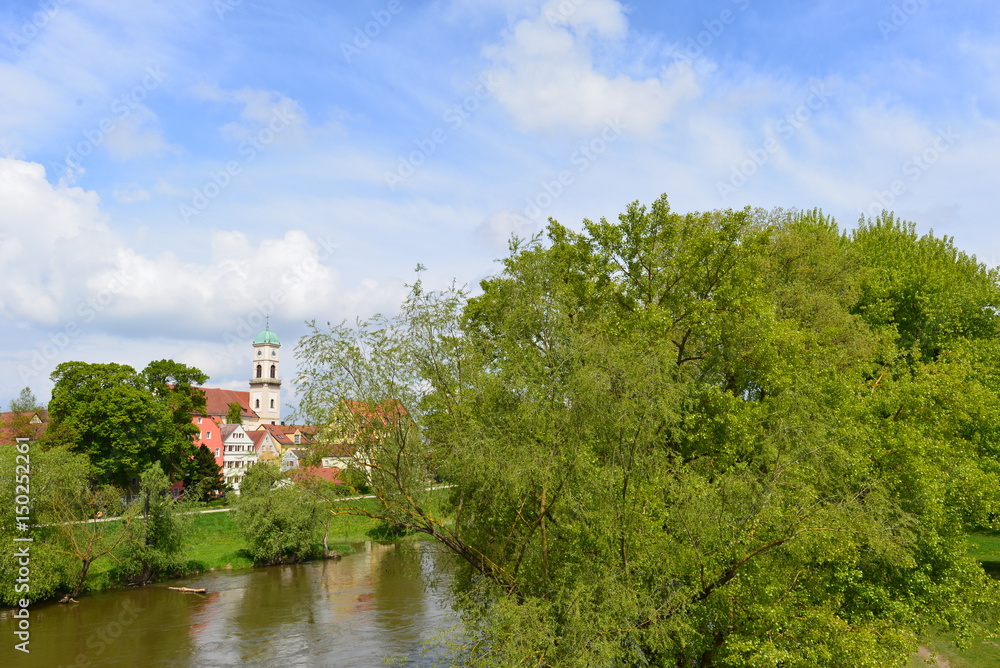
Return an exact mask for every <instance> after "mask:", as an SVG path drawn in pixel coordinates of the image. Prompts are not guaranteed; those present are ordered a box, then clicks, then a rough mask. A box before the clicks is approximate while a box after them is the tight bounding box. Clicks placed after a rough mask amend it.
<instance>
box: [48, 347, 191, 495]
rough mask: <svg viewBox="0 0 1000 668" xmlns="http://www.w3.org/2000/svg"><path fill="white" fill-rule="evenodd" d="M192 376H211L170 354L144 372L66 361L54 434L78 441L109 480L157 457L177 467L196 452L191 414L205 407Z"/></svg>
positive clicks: (174, 470)
mask: <svg viewBox="0 0 1000 668" xmlns="http://www.w3.org/2000/svg"><path fill="white" fill-rule="evenodd" d="M190 378H196V379H197V378H201V379H203V378H204V376H203V375H202V374H200V372H197V370H193V369H190V368H189V367H184V366H183V365H176V364H174V363H172V362H169V361H166V360H164V361H161V362H154V363H152V364H150V366H149V367H147V369H146V370H145V371H144V372H143V373H142V374H139V373H136V371H135V370H134V369H133V368H132V367H130V366H127V365H123V364H88V363H85V362H64V363H62V364H60V365H59V366H57V367H56V370H55V371H54V372H53V373H52V380H53V381H54V382H55V386H54V387H53V389H52V401H51V402H50V404H49V415H50V419H51V425H50V429H49V434H50V439H51V440H54V441H57V442H59V441H61V442H67V443H71V444H72V445H73V448H74V450H76V451H78V452H83V453H85V454H86V455H87V456H88V457H90V460H91V462H92V463H93V464H94V467H95V469H96V471H97V474H98V475H99V476H100V478H101V479H102V480H105V481H107V482H111V483H114V484H117V485H118V486H121V487H128V486H130V485H131V484H132V479H133V478H134V477H137V476H138V475H139V473H140V472H141V471H143V470H144V469H145V468H146V467H147V466H148V465H149V464H151V463H153V462H160V463H161V464H162V465H163V467H164V469H165V470H166V472H167V473H168V474H170V475H178V474H179V473H180V471H182V470H183V468H182V467H183V466H184V465H185V463H186V462H187V461H188V460H189V458H190V457H191V456H192V455H193V454H194V446H193V443H192V441H191V434H192V433H193V432H192V430H195V431H196V429H197V428H196V427H194V426H193V425H191V424H190V420H191V418H190V415H191V412H197V411H198V410H199V408H198V402H197V396H196V394H191V393H189V392H188V391H187V390H185V389H184V388H185V387H186V381H187V380H188V379H190ZM171 384H173V385H174V387H172V388H171V387H170V385H171ZM201 402H202V403H201V406H202V409H203V407H204V397H202V398H201ZM189 411H190V412H189Z"/></svg>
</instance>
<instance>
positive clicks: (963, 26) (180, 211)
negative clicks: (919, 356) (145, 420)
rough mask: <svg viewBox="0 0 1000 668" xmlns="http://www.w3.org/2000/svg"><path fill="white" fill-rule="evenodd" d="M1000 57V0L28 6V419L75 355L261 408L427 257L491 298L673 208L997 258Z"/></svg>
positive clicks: (18, 74) (20, 182)
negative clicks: (576, 229) (600, 233)
mask: <svg viewBox="0 0 1000 668" xmlns="http://www.w3.org/2000/svg"><path fill="white" fill-rule="evenodd" d="M998 38H1000V5H997V4H996V3H995V1H993V0H990V1H987V0H981V1H980V0H952V1H950V2H945V1H944V0H898V1H896V2H877V1H875V2H873V1H872V0H829V1H828V0H815V1H812V2H788V1H787V0H785V1H782V2H778V1H777V0H697V1H696V0H631V1H627V2H619V1H617V0H548V1H542V0H353V1H352V2H330V1H329V0H323V1H321V0H287V1H285V0H267V1H265V0H171V1H170V2H161V1H156V0H134V1H132V2H128V3H122V2H114V1H112V0H41V1H24V0H13V1H11V0H8V1H7V2H5V3H3V6H2V8H0V281H2V290H0V314H2V318H3V322H4V325H5V327H4V331H5V334H6V337H7V338H6V341H5V345H4V346H3V347H2V348H0V402H2V404H3V405H4V407H6V405H7V403H8V402H9V400H10V398H12V397H13V396H15V395H16V394H17V393H18V391H19V390H20V389H21V388H22V387H25V386H30V387H31V388H33V390H34V391H35V393H36V394H37V395H38V396H39V398H42V399H47V397H48V394H49V392H50V390H51V383H50V381H49V374H50V373H51V371H52V370H53V368H54V367H55V366H56V365H57V364H58V363H60V362H63V361H67V360H84V361H89V362H106V361H116V362H122V363H127V364H132V365H133V366H136V367H137V368H141V367H142V366H145V364H146V363H147V362H149V361H150V360H153V359H161V358H164V357H166V358H172V359H176V360H179V361H182V362H185V363H188V364H193V365H196V366H198V367H200V368H201V369H202V370H204V371H205V372H206V373H208V374H209V375H210V376H211V377H212V380H211V381H210V384H211V385H213V386H222V387H230V388H237V389H242V388H245V387H246V379H247V378H248V377H249V373H250V363H249V350H248V349H249V339H251V338H252V337H253V335H254V333H256V331H257V330H259V329H260V328H261V325H262V322H263V318H264V315H265V314H270V316H271V329H272V330H274V331H275V332H277V333H278V335H279V336H280V337H281V340H282V343H283V344H284V347H283V348H282V352H283V353H284V354H283V358H282V360H283V369H282V375H283V376H284V377H285V378H286V379H288V378H290V377H291V376H292V375H293V374H294V357H293V349H294V344H295V342H296V341H297V340H298V338H299V337H300V336H301V335H302V334H303V333H304V332H305V331H306V328H305V325H304V322H305V321H306V320H308V319H313V318H315V319H317V320H319V321H321V322H325V321H327V320H332V321H339V320H341V319H345V318H346V319H349V320H353V319H354V318H355V317H358V316H362V317H364V316H368V315H371V314H372V313H375V312H379V311H381V312H392V311H393V310H394V309H395V307H396V305H397V304H398V303H399V300H400V298H401V297H402V296H403V294H404V293H405V285H406V283H407V282H409V281H412V280H413V277H414V273H413V272H414V268H415V266H416V265H417V263H422V264H423V265H426V266H427V268H428V270H427V272H426V274H425V280H426V281H427V282H428V283H430V284H431V285H435V286H437V285H442V284H444V283H446V282H448V281H450V280H451V279H452V278H456V279H457V280H458V281H459V282H460V283H467V284H469V285H473V286H474V285H475V284H476V283H477V282H478V280H479V279H481V278H482V277H484V276H486V275H488V274H489V273H490V272H493V271H494V270H495V268H496V264H495V263H494V260H495V259H497V258H499V257H501V256H502V255H503V254H504V252H505V249H506V241H507V239H508V238H509V236H510V235H511V234H519V235H522V236H524V235H530V234H531V233H533V232H535V231H538V230H539V229H540V228H541V227H542V226H543V225H544V222H545V220H546V219H547V218H549V217H550V216H551V217H554V218H556V219H558V220H560V221H561V222H563V223H565V224H568V225H570V226H578V225H579V224H580V221H581V220H582V219H583V218H591V219H597V218H600V217H602V216H604V217H608V218H613V217H615V216H616V215H617V214H618V213H619V212H620V211H622V210H623V209H624V208H625V206H626V205H627V204H628V203H629V202H631V201H635V200H638V201H640V202H643V203H649V202H651V201H653V200H654V199H656V198H657V197H658V196H659V195H660V194H662V193H666V194H667V195H668V196H669V197H670V200H671V203H672V205H673V207H674V208H675V209H677V210H681V211H688V210H706V209H717V208H728V207H735V208H740V207H743V206H746V205H752V206H763V207H776V206H780V207H785V208H800V209H803V208H813V207H820V208H822V209H823V210H824V211H825V212H827V213H829V214H832V215H834V216H835V217H836V218H837V220H838V221H839V222H840V223H841V225H842V226H844V227H851V226H853V225H854V224H855V223H856V221H857V220H858V218H859V216H860V215H862V214H864V215H869V214H871V213H873V212H877V211H879V210H880V209H882V208H883V207H886V208H889V209H892V210H895V211H896V213H897V214H899V215H900V216H902V217H904V218H907V219H910V220H913V221H915V222H916V223H917V224H918V226H919V228H920V229H921V230H929V229H933V230H934V231H935V232H936V233H939V234H948V235H952V236H954V237H955V240H956V243H957V245H958V246H959V247H960V248H962V249H964V250H966V251H968V252H970V253H974V254H976V255H977V257H978V258H979V259H980V260H981V261H983V262H985V263H987V264H988V265H990V266H995V265H996V264H997V263H998V261H1000V235H998V234H997V231H996V222H995V211H996V209H997V207H996V203H997V202H996V198H997V193H998V191H1000V189H998V183H997V181H998V176H1000V170H998V169H997V160H998V158H997V156H998V155H1000V46H998V45H1000V39H998ZM287 394H290V392H288V393H286V395H287ZM286 398H287V399H289V400H290V401H293V399H292V398H291V397H287V396H286Z"/></svg>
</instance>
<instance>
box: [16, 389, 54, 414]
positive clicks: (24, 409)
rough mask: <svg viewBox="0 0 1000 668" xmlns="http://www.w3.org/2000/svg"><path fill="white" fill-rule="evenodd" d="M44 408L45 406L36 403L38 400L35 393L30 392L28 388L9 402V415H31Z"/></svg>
mask: <svg viewBox="0 0 1000 668" xmlns="http://www.w3.org/2000/svg"><path fill="white" fill-rule="evenodd" d="M44 408H45V406H43V405H42V404H40V403H38V399H36V398H35V393H34V392H32V391H31V388H30V387H26V388H24V389H22V390H21V393H20V394H19V395H17V398H16V399H11V400H10V412H11V413H31V412H34V411H39V410H43V409H44Z"/></svg>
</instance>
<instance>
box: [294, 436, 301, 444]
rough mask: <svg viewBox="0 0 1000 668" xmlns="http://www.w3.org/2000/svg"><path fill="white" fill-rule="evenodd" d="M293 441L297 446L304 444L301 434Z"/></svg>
mask: <svg viewBox="0 0 1000 668" xmlns="http://www.w3.org/2000/svg"><path fill="white" fill-rule="evenodd" d="M293 440H294V441H295V445H298V444H299V443H301V442H302V436H300V435H299V434H295V437H294V439H293Z"/></svg>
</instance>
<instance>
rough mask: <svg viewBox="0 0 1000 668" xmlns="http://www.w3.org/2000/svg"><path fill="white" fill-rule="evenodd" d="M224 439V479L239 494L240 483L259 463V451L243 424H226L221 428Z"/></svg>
mask: <svg viewBox="0 0 1000 668" xmlns="http://www.w3.org/2000/svg"><path fill="white" fill-rule="evenodd" d="M219 431H220V435H221V437H222V478H223V480H225V481H226V484H227V485H229V486H230V487H232V488H233V491H235V492H237V493H239V491H240V483H241V482H243V477H244V476H245V475H246V474H247V469H249V468H250V467H251V466H252V465H253V464H256V463H257V460H258V457H257V450H256V449H255V447H254V442H253V439H251V438H250V435H249V434H247V431H246V429H244V428H243V425H241V424H224V425H220V427H219Z"/></svg>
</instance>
